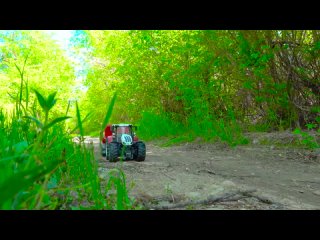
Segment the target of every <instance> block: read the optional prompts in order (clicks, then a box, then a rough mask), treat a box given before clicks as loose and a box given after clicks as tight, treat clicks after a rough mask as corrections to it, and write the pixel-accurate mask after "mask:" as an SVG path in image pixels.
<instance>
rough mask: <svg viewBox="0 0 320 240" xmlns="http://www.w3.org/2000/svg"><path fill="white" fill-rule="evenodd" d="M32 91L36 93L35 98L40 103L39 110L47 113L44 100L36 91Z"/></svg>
mask: <svg viewBox="0 0 320 240" xmlns="http://www.w3.org/2000/svg"><path fill="white" fill-rule="evenodd" d="M33 91H34V92H35V93H36V96H37V99H38V102H39V103H40V106H41V108H42V109H43V110H44V111H45V112H47V111H49V109H48V106H47V101H46V99H45V98H44V97H43V96H42V95H41V94H40V93H39V92H38V91H37V90H35V89H33Z"/></svg>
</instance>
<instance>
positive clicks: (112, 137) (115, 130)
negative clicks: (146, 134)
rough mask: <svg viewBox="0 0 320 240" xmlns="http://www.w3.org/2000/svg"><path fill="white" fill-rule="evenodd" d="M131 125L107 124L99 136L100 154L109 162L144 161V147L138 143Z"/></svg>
mask: <svg viewBox="0 0 320 240" xmlns="http://www.w3.org/2000/svg"><path fill="white" fill-rule="evenodd" d="M134 130H137V127H136V126H133V125H132V124H126V123H119V124H108V125H107V126H106V128H105V130H104V131H103V132H102V133H101V135H100V139H101V141H100V144H101V154H102V156H104V157H106V159H107V160H109V161H110V162H115V161H117V160H118V159H120V158H121V159H123V160H136V161H144V160H145V158H146V145H145V143H144V142H142V141H139V139H138V137H137V136H136V134H135V132H134Z"/></svg>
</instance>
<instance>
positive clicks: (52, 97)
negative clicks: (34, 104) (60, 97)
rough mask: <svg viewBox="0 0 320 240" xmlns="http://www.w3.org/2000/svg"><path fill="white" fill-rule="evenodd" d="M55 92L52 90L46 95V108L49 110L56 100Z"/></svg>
mask: <svg viewBox="0 0 320 240" xmlns="http://www.w3.org/2000/svg"><path fill="white" fill-rule="evenodd" d="M56 94H57V92H54V93H51V94H50V95H49V96H48V99H47V107H48V110H50V109H51V108H52V107H53V106H54V105H55V103H56V102H57V99H55V96H56Z"/></svg>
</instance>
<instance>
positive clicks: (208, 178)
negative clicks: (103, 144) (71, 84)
mask: <svg viewBox="0 0 320 240" xmlns="http://www.w3.org/2000/svg"><path fill="white" fill-rule="evenodd" d="M277 136H279V135H277ZM255 138H256V139H259V138H257V137H256V136H255ZM91 140H93V143H94V146H95V152H96V156H97V157H98V158H99V159H100V163H99V166H100V168H99V171H100V177H101V178H102V179H104V180H105V181H107V179H106V178H107V172H108V171H109V169H112V168H114V167H115V166H120V165H121V164H122V168H123V170H124V172H125V173H126V177H127V183H128V187H129V193H130V196H132V197H134V198H135V199H136V200H137V201H139V202H140V203H142V204H144V205H145V206H146V207H147V208H148V209H320V156H319V152H318V151H316V152H315V151H310V150H304V149H300V148H296V149H294V148H292V147H290V148H288V147H276V146H274V145H260V144H250V145H246V146H237V147H235V148H230V147H228V146H226V145H223V144H199V143H187V144H183V145H180V146H174V147H159V144H158V143H156V142H149V143H147V144H146V145H147V157H146V160H145V161H144V162H135V161H127V162H124V163H120V162H117V163H110V162H108V161H106V160H105V159H104V158H102V157H101V155H100V153H99V145H98V139H97V138H92V139H91ZM254 142H259V140H256V141H254ZM132 184H133V185H134V187H133V188H130V185H132ZM247 191H249V192H247Z"/></svg>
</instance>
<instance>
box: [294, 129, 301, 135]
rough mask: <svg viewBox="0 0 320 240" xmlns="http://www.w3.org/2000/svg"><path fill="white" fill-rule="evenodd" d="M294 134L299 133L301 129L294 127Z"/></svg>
mask: <svg viewBox="0 0 320 240" xmlns="http://www.w3.org/2000/svg"><path fill="white" fill-rule="evenodd" d="M293 133H294V134H300V133H301V130H300V129H299V128H296V129H295V130H294V131H293Z"/></svg>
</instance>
